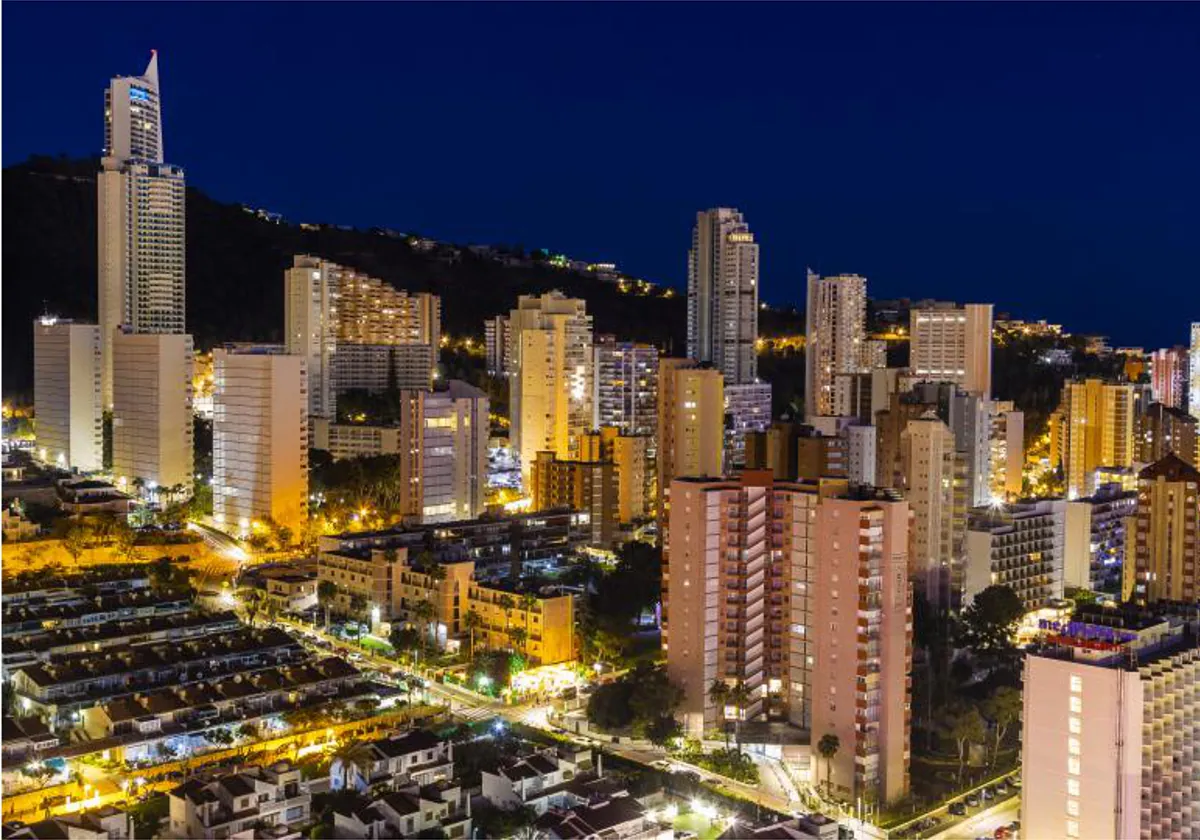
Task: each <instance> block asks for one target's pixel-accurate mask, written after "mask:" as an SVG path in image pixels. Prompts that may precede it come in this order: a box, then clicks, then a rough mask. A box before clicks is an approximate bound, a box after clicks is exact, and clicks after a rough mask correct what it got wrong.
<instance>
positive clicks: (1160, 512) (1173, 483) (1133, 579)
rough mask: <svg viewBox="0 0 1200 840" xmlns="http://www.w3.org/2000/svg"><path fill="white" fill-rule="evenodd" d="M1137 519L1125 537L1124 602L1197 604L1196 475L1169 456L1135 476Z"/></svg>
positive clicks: (1199, 489)
mask: <svg viewBox="0 0 1200 840" xmlns="http://www.w3.org/2000/svg"><path fill="white" fill-rule="evenodd" d="M1137 492H1138V498H1137V513H1135V514H1134V519H1133V522H1132V524H1131V526H1129V527H1127V528H1126V531H1125V540H1126V542H1125V567H1124V575H1123V580H1122V586H1121V589H1122V593H1123V595H1124V597H1125V600H1127V601H1136V602H1137V603H1139V604H1153V603H1156V602H1158V601H1188V602H1192V603H1195V602H1196V601H1198V600H1200V578H1198V576H1200V544H1198V543H1197V542H1196V539H1197V533H1198V532H1200V472H1198V471H1197V470H1196V468H1195V467H1193V466H1192V465H1191V464H1189V463H1187V462H1186V461H1184V460H1183V459H1181V458H1180V457H1179V456H1178V455H1175V454H1174V453H1170V454H1168V455H1167V456H1166V457H1164V458H1163V459H1162V460H1161V461H1158V462H1156V463H1154V464H1151V465H1150V466H1148V467H1146V468H1145V469H1144V470H1142V471H1141V472H1140V473H1138V486H1137Z"/></svg>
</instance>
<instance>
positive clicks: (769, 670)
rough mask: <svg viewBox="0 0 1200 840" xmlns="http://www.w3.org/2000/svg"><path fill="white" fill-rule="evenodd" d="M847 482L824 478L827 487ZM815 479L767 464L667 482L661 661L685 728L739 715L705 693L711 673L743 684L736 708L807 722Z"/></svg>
mask: <svg viewBox="0 0 1200 840" xmlns="http://www.w3.org/2000/svg"><path fill="white" fill-rule="evenodd" d="M844 487H845V484H844V482H843V483H841V484H840V485H838V484H837V483H831V484H829V485H826V487H825V491H826V492H834V491H835V490H837V489H844ZM822 489H823V488H822V485H820V484H818V483H816V482H803V483H799V482H782V481H775V480H774V479H773V478H772V475H771V473H770V472H769V471H765V470H747V471H746V472H744V473H742V475H741V477H740V478H738V479H729V480H723V479H716V478H698V477H697V478H692V477H684V478H677V479H676V480H675V481H674V482H673V483H672V486H671V499H672V502H671V511H670V518H671V522H670V529H669V531H668V551H666V552H664V566H663V597H662V610H663V647H664V648H665V649H666V652H667V671H668V673H669V674H670V677H671V679H672V681H674V682H676V683H678V684H679V685H680V686H682V687H683V689H684V692H685V697H684V701H683V704H682V706H681V708H680V718H681V720H682V722H683V725H684V728H685V729H686V730H687V731H688V732H689V733H700V732H703V731H707V730H709V729H711V728H712V727H713V726H715V725H718V724H723V723H724V722H725V721H726V720H728V719H730V718H731V717H734V716H736V715H738V714H739V710H738V709H736V708H734V707H732V706H730V707H727V708H718V707H717V706H716V705H715V704H714V702H713V700H712V699H711V698H710V697H709V694H708V692H709V687H710V686H711V685H712V684H713V682H714V681H717V680H720V681H724V682H727V683H729V684H730V685H733V684H735V683H737V682H742V683H743V684H744V685H745V686H746V687H747V688H748V689H749V690H750V692H751V695H752V702H751V703H750V704H748V705H747V706H746V707H745V708H743V709H741V710H740V714H741V715H742V717H743V719H745V720H748V721H755V720H767V719H777V720H788V721H790V722H792V723H794V724H796V725H799V726H801V727H805V728H807V726H808V723H809V712H810V703H809V691H810V689H809V686H810V682H811V680H810V668H811V666H812V659H813V657H814V656H815V652H814V650H813V649H812V644H813V638H814V635H813V627H814V623H813V621H812V618H811V611H812V605H811V602H812V599H813V597H814V596H815V590H816V589H817V587H818V586H819V585H820V581H819V578H818V575H819V574H820V573H821V571H822V570H821V568H819V566H818V563H817V555H816V553H815V547H814V546H815V542H814V540H815V531H814V527H815V525H814V523H815V517H816V509H817V504H818V501H819V499H820V496H821V493H822Z"/></svg>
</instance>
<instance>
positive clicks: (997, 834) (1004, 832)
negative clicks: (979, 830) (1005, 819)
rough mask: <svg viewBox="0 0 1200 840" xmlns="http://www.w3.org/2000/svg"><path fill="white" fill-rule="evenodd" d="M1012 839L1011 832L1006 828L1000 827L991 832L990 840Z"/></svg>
mask: <svg viewBox="0 0 1200 840" xmlns="http://www.w3.org/2000/svg"><path fill="white" fill-rule="evenodd" d="M1011 837H1012V832H1011V831H1009V830H1008V826H1006V825H1002V826H1000V827H999V828H997V829H996V830H995V831H994V832H992V840H1009V838H1011Z"/></svg>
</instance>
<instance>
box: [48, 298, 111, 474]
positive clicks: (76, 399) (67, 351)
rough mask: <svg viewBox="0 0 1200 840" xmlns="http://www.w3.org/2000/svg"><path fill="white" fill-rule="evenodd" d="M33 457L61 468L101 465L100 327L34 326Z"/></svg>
mask: <svg viewBox="0 0 1200 840" xmlns="http://www.w3.org/2000/svg"><path fill="white" fill-rule="evenodd" d="M33 412H34V416H35V417H36V418H37V426H36V429H37V446H36V447H35V448H34V454H35V455H36V456H37V458H38V459H39V460H40V461H42V462H43V463H46V464H51V465H53V466H56V467H59V468H60V469H75V470H79V471H81V472H93V471H95V470H99V469H101V467H102V466H103V463H102V460H103V448H104V440H103V412H102V406H101V404H100V328H99V327H97V326H96V325H95V324H76V323H74V322H72V321H60V320H58V319H57V318H51V317H43V318H38V319H37V320H36V321H34V322H33Z"/></svg>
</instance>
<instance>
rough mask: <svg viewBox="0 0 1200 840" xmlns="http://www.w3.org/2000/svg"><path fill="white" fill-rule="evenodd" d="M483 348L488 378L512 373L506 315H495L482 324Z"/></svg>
mask: <svg viewBox="0 0 1200 840" xmlns="http://www.w3.org/2000/svg"><path fill="white" fill-rule="evenodd" d="M483 348H484V355H485V357H486V358H487V372H488V375H489V376H504V375H505V374H506V373H511V372H512V371H511V366H512V333H511V331H510V329H509V326H508V316H507V315H496V316H494V317H491V318H488V319H487V320H486V321H484V322H483Z"/></svg>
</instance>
